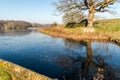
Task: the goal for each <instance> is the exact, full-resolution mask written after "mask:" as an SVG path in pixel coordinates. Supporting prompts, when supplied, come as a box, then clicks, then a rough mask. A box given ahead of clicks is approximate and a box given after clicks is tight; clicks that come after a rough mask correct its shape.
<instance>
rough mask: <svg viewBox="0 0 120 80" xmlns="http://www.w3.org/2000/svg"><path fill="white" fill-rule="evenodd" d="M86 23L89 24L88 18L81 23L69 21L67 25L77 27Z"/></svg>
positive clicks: (67, 26)
mask: <svg viewBox="0 0 120 80" xmlns="http://www.w3.org/2000/svg"><path fill="white" fill-rule="evenodd" d="M86 25H87V19H83V20H81V21H80V22H79V23H76V22H68V23H67V24H66V26H65V27H66V28H76V27H84V26H86Z"/></svg>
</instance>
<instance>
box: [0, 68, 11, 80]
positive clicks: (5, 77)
mask: <svg viewBox="0 0 120 80" xmlns="http://www.w3.org/2000/svg"><path fill="white" fill-rule="evenodd" d="M0 80H12V78H11V75H10V74H9V73H8V72H7V71H6V70H5V69H4V68H3V67H1V66H0Z"/></svg>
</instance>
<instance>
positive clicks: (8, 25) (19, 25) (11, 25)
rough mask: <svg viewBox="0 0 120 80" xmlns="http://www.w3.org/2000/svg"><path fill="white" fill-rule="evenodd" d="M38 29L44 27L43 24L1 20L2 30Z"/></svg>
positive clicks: (0, 27) (0, 26)
mask: <svg viewBox="0 0 120 80" xmlns="http://www.w3.org/2000/svg"><path fill="white" fill-rule="evenodd" d="M33 27H34V28H37V27H42V25H41V24H38V23H33V24H32V23H29V22H26V21H13V20H9V21H4V20H0V29H27V28H33Z"/></svg>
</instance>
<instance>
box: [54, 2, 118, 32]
mask: <svg viewBox="0 0 120 80" xmlns="http://www.w3.org/2000/svg"><path fill="white" fill-rule="evenodd" d="M115 2H118V0H58V2H56V3H55V6H56V9H57V10H58V11H59V12H62V13H66V12H69V11H71V10H75V9H78V10H79V11H86V10H87V11H88V24H87V29H89V30H91V29H94V28H93V22H94V14H95V13H96V12H107V11H109V10H110V6H111V5H113V4H114V3H115Z"/></svg>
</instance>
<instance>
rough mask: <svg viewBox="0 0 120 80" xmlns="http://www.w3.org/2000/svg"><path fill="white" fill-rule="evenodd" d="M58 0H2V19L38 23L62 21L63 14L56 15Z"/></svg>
mask: <svg viewBox="0 0 120 80" xmlns="http://www.w3.org/2000/svg"><path fill="white" fill-rule="evenodd" d="M54 1H56V0H0V20H24V21H29V22H38V23H43V24H44V23H52V22H54V21H57V22H58V23H61V16H55V15H54V10H55V7H54V6H53V5H52V2H54Z"/></svg>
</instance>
